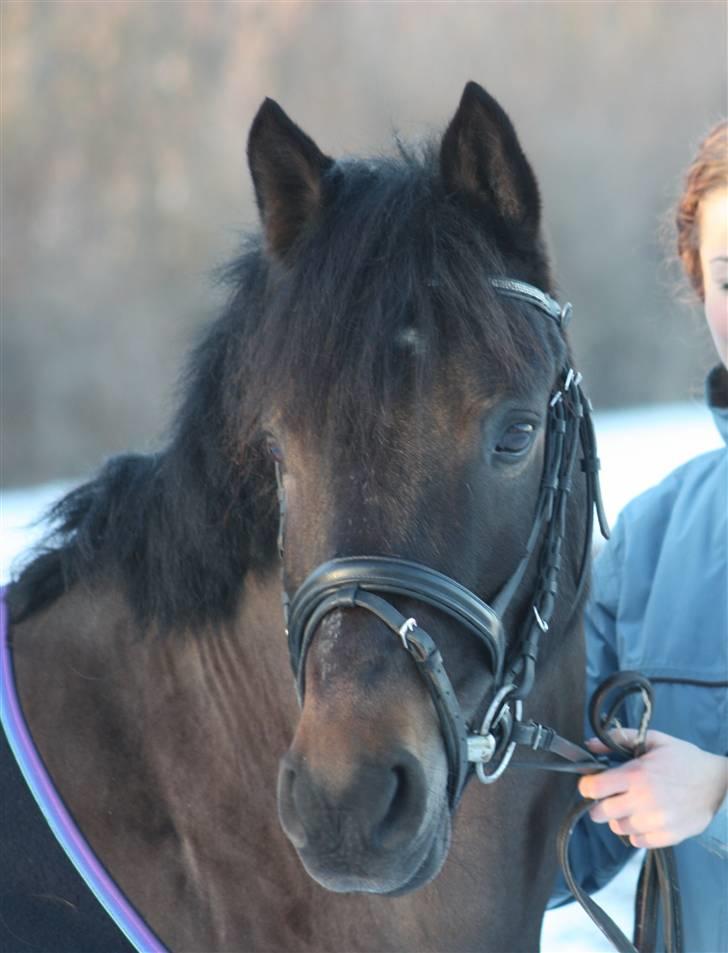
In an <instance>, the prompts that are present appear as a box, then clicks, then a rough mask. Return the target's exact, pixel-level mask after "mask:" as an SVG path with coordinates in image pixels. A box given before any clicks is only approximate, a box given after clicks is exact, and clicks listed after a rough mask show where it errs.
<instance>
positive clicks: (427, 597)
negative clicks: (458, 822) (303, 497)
mask: <svg viewBox="0 0 728 953" xmlns="http://www.w3.org/2000/svg"><path fill="white" fill-rule="evenodd" d="M490 284H491V286H492V287H493V288H494V290H495V291H496V293H497V294H499V295H502V296H504V297H507V298H510V299H514V300H517V301H520V302H525V303H526V304H528V305H530V306H532V307H534V308H536V309H537V310H538V311H540V312H541V314H543V315H544V316H546V317H547V318H548V319H549V320H551V321H554V322H555V323H556V325H557V327H558V329H559V331H560V332H561V333H563V332H564V330H565V328H566V325H567V323H568V321H569V319H570V317H571V312H572V307H571V305H570V304H565V305H564V306H563V307H562V306H561V305H560V304H559V303H558V302H557V301H556V300H555V299H554V298H552V297H551V296H550V295H548V294H545V293H544V292H543V291H541V290H540V289H538V288H536V287H534V286H533V285H530V284H527V283H526V282H522V281H518V280H514V279H509V278H495V277H494V278H490ZM581 380H582V378H581V375H580V374H579V373H577V372H576V371H575V370H574V369H573V368H572V367H571V366H570V365H566V366H564V367H563V368H562V370H561V372H560V375H559V379H558V383H557V387H556V389H555V390H554V392H553V393H552V394H551V396H550V399H549V407H548V419H547V428H546V446H545V460H544V468H543V474H542V480H541V486H540V489H539V495H538V500H537V504H536V513H535V517H534V521H533V525H532V528H531V532H530V534H529V538H528V540H527V542H526V546H525V549H524V552H523V556H522V558H521V560H520V562H519V564H518V566H517V567H516V569H515V571H514V572H513V574H512V575H511V576H510V578H509V579H508V580H507V581H506V583H505V584H504V585H503V587H502V588H501V590H500V591H499V592H498V594H497V595H496V596H495V598H494V599H493V601H492V603H491V604H488V603H486V602H484V601H483V600H482V599H480V598H479V597H478V596H477V595H476V594H475V593H473V592H471V591H470V590H469V589H466V588H465V587H464V586H462V585H461V584H460V583H458V582H457V581H456V580H454V579H452V578H450V577H449V576H446V575H444V574H443V573H440V572H437V571H436V570H434V569H431V568H430V567H428V566H425V565H422V564H420V563H416V562H410V561H408V560H405V559H398V558H392V557H383V556H354V557H348V558H339V559H332V560H330V561H328V562H326V563H323V564H322V565H320V566H318V567H317V568H316V569H315V570H314V571H313V572H312V573H311V574H310V575H309V576H308V578H307V579H306V580H305V581H304V582H303V583H302V585H301V586H300V588H299V589H298V590H297V592H296V593H295V594H294V596H293V598H292V599H291V600H290V602H289V599H288V596H287V594H286V591H285V585H284V587H283V603H284V612H285V615H286V624H287V636H288V647H289V654H290V660H291V667H292V669H293V673H294V676H295V679H296V686H297V691H298V697H299V701H300V702H301V703H302V702H303V697H304V693H305V667H306V657H307V653H308V650H309V648H310V647H311V644H312V641H313V639H314V637H315V635H316V632H317V630H318V627H319V625H320V624H321V622H322V620H323V619H324V617H325V616H326V615H328V614H329V613H330V612H333V611H335V610H337V609H345V608H358V609H364V610H366V611H368V612H370V613H372V614H373V615H374V616H376V617H377V618H378V619H379V620H380V621H381V622H383V623H384V625H386V626H387V627H388V628H389V629H390V630H391V631H392V633H393V634H394V635H395V636H396V637H397V638H398V639H399V641H400V643H401V645H402V648H403V649H404V650H405V651H406V652H407V653H408V654H409V656H410V658H411V659H412V660H413V662H414V663H415V665H416V666H417V669H418V671H419V672H420V675H421V677H422V678H423V679H424V682H425V684H426V685H427V687H428V689H429V692H430V695H431V697H432V701H433V703H434V706H435V710H436V712H437V716H438V720H439V723H440V728H441V731H442V736H443V739H444V744H445V751H446V754H447V760H448V767H449V772H448V799H449V803H450V807H451V810H454V809H455V807H456V806H457V804H458V802H459V800H460V798H461V796H462V793H463V791H464V788H465V785H466V784H467V782H468V780H469V778H470V777H471V776H472V775H473V773H475V775H476V776H477V777H478V779H479V780H480V781H481V782H482V783H483V784H492V783H493V782H494V781H496V780H497V779H498V778H499V777H500V776H501V775H502V774H503V772H504V771H505V770H506V768H507V767H508V765H509V763H510V762H511V759H512V758H513V753H514V751H515V749H516V747H517V746H519V745H521V746H527V747H529V748H531V749H532V750H534V751H543V752H547V753H549V754H552V755H554V756H557V757H558V758H560V759H561V762H559V761H554V760H551V759H549V760H548V761H543V762H536V761H531V760H529V761H527V762H524V763H519V762H516V761H514V762H513V764H514V766H518V767H528V768H542V769H547V770H555V771H567V772H571V773H575V774H590V773H594V772H597V771H602V770H604V769H605V768H607V767H610V766H611V762H610V761H609V760H608V759H607V758H605V757H597V756H595V755H594V754H592V753H591V752H590V751H589V750H588V749H586V748H584V747H583V746H581V745H579V744H575V743H574V742H572V741H569V740H568V739H566V738H563V737H562V736H561V735H559V734H558V733H557V732H556V731H555V730H554V729H553V728H550V727H548V726H546V725H542V724H539V723H538V722H535V721H532V720H531V721H527V722H524V721H523V720H522V716H523V700H524V699H525V698H526V697H527V696H528V694H529V693H530V691H531V689H532V688H533V684H534V680H535V673H536V663H537V659H538V653H539V646H540V642H541V639H542V637H543V636H544V635H545V633H547V632H548V631H549V626H550V624H551V621H552V618H553V614H554V611H555V608H556V605H557V600H558V594H559V584H560V574H561V569H562V563H563V544H564V539H565V535H566V508H567V503H568V498H569V495H570V493H571V491H572V486H573V474H574V471H575V468H576V460H577V456H578V455H579V450H581V461H580V466H581V471H582V472H583V474H584V478H585V481H586V510H587V511H586V520H585V529H584V542H583V548H582V553H581V557H580V564H579V572H578V577H577V586H576V593H575V596H574V599H573V603H572V615H571V617H570V618H569V620H568V621H567V624H566V625H567V627H568V625H569V624H570V623H571V621H572V620H573V614H574V613H575V612H576V611H578V609H579V606H580V604H581V600H582V596H583V594H584V590H585V587H586V584H587V577H588V568H589V554H590V550H591V541H592V532H593V524H594V513H595V512H596V516H597V520H598V523H599V527H600V530H601V533H602V535H603V536H604V537H605V538H608V536H609V530H608V526H607V520H606V517H605V514H604V508H603V505H602V498H601V490H600V485H599V459H598V457H597V450H596V437H595V433H594V425H593V420H592V408H591V404H590V402H589V400H588V399H587V398H586V396H585V395H584V392H583V390H582V387H581ZM276 477H277V481H278V501H279V507H280V522H279V535H278V546H279V551H280V554H281V556H282V555H283V545H284V532H285V511H286V510H285V508H286V500H285V493H284V489H283V481H282V474H281V471H280V465H279V464H278V462H276ZM535 560H537V574H536V583H535V588H534V591H533V593H532V596H531V599H530V600H529V601H530V603H531V610H530V612H529V613H528V614H527V618H526V619H525V621H524V623H523V624H522V626H521V629H520V631H519V632H518V633H517V635H516V637H515V639H514V640H513V643H512V645H513V649H512V654H511V655H510V657H509V654H508V651H507V649H508V646H507V642H506V635H505V630H504V625H503V619H504V617H505V615H506V613H507V611H508V609H509V608H510V606H511V605H512V603H513V600H514V598H515V596H516V595H517V593H518V592H519V589H520V586H521V583H522V581H523V579H524V578H525V576H526V573H527V571H528V570H529V568H531V567H532V566H533V564H534V561H535ZM389 596H401V597H402V596H403V597H406V598H410V599H415V600H417V601H419V602H423V603H425V604H427V605H430V606H432V607H434V608H435V609H437V610H439V611H441V612H444V613H445V614H446V615H448V616H449V617H450V618H452V619H454V620H455V621H456V622H458V623H459V624H460V625H462V626H463V627H465V628H466V629H467V630H468V631H469V632H470V633H471V635H473V636H474V637H475V638H476V639H478V640H479V641H480V642H481V643H482V645H483V646H484V647H485V649H486V651H487V653H488V656H489V660H490V671H491V674H492V677H493V684H492V688H491V691H490V694H489V697H488V698H487V699H486V701H485V702H484V703H483V705H482V706H481V712H482V717H479V718H478V720H477V722H479V726H478V727H477V729H474V728H473V727H472V726H471V725H468V723H467V722H466V719H465V717H464V715H463V713H462V711H461V708H460V704H459V702H458V699H457V696H456V693H455V691H454V689H453V686H452V683H451V681H450V678H449V677H448V674H447V672H446V670H445V666H444V663H443V659H442V656H441V654H440V651H439V649H438V647H437V644H436V642H435V640H434V639H433V638H432V637H431V636H430V635H429V634H428V633H427V632H426V631H425V630H424V629H423V628H422V626H420V625H419V624H418V623H417V620H416V619H415V618H412V617H410V618H407V617H405V616H404V615H402V613H401V612H399V610H398V609H396V608H395V607H394V606H393V605H392V603H391V602H389V601H388V598H387V597H389ZM620 674H621V675H622V676H625V680H624V681H623V682H620V688H621V689H622V690H623V691H624V690H625V686H626V692H627V694H629V693H630V692H632V691H637V690H639V691H641V692H643V698H644V697H646V695H647V693H648V691H649V683H647V686H648V688H645V685H644V683H645V682H646V681H647V680H646V679H644V678H643V677H642V676H636V678H637V679H638V680H639V682H638V683H637V682H635V680H634V678H632V680H631V681H630V679H629V678H627V676H628V675H629V676H634V675H635V673H620ZM635 685H637V687H636V688H635ZM650 698H651V695H650ZM622 700H623V695H622V696H620V701H619V702H618V703H617V704H616V705H613V706H612V710H611V714H610V716H609V720H608V722H605V723H603V722H602V721H601V720H600V716H599V714H598V712H597V713H596V714H595V715H594V721H595V722H596V723H595V731H596V732H597V735H598V736H599V737H602V738H603V740H605V743H607V744H608V746H609V747H610V750H611V751H612V753H613V754H614V755H616V756H617V757H618V758H619V759H620V760H624V758H625V757H626V756H633V755H632V753H629V752H625V749H621V748H619V746H615V745H614V744H613V743H612V742H611V740H608V739H610V738H611V736H609V735H608V734H607V733H606V729H607V727H608V724H609V723H610V722H611V720H612V718H613V715H614V711H616V708H618V707H619V704H620V703H621V701H622ZM597 701H598V700H597ZM648 707H649V708H650V710H651V703H648V704H647V705H646V710H647V708H648ZM648 720H649V715H648V716H647V718H646V719H643V723H644V731H646V726H647V722H648ZM477 722H476V724H477ZM473 769H474V771H473ZM589 806H591V802H590V801H583V800H581V799H579V801H578V802H577V804H576V806H575V807H574V808H573V809H572V810H571V811H570V813H569V815H568V816H567V818H566V821H565V822H564V826H563V828H562V830H561V832H560V834H559V854H560V860H561V863H562V867H563V870H564V876H565V879H566V881H567V883H568V884H569V887H570V889H571V890H572V893H574V896H575V897H576V899H577V900H579V902H580V903H581V904H582V906H584V908H585V909H586V910H587V913H589V915H590V916H591V917H592V919H593V920H594V921H595V922H596V924H597V926H599V928H600V929H601V930H602V932H604V933H605V935H606V936H607V937H608V938H609V939H610V941H611V942H612V943H613V944H614V945H615V947H616V949H618V950H619V951H620V953H635V947H634V946H633V945H632V944H631V943H630V942H629V941H628V940H627V939H626V937H624V935H623V934H622V933H621V931H619V929H618V928H617V927H616V925H615V924H614V923H613V922H612V921H611V920H610V919H609V918H608V917H607V916H606V914H604V912H603V911H602V910H601V909H600V908H599V907H597V905H596V904H595V903H594V901H592V900H591V899H590V898H589V897H587V896H586V895H585V894H584V893H583V891H581V889H580V888H579V886H578V884H577V883H576V881H575V878H574V877H573V874H572V873H571V868H570V866H569V861H568V841H569V837H570V835H571V832H572V830H573V828H574V826H575V824H576V821H577V820H578V818H579V817H580V816H581V815H582V814H583V813H585V811H586V810H587V809H588V807H589ZM655 853H665V852H664V851H660V852H655ZM664 880H665V878H664V877H663V878H662V879H661V880H660V883H661V884H662V882H663V881H664ZM648 886H649V885H648ZM652 894H653V896H654V894H655V890H654V889H652ZM653 906H654V904H653ZM666 907H667V908H669V910H673V909H676V908H677V907H678V904H677V902H676V901H674V902H670V903H667V904H666V903H665V902H664V901H663V911H664V910H665V909H666ZM596 911H598V913H597V912H596ZM678 920H679V916H678ZM648 932H650V931H648ZM651 933H653V934H654V930H652V931H651ZM668 933H671V934H672V935H675V934H676V933H677V935H678V937H679V934H680V931H679V927H678V929H677V930H674V929H673V930H672V931H668V930H667V929H666V935H667V934H668ZM645 949H646V947H645ZM669 949H670V950H675V951H677V950H679V949H680V947H679V946H675V947H670V948H669Z"/></svg>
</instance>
